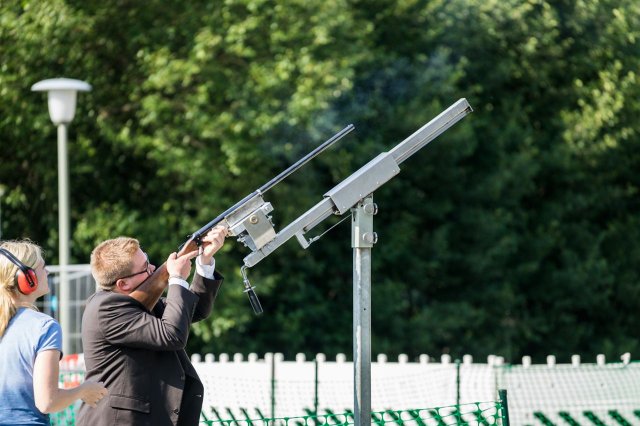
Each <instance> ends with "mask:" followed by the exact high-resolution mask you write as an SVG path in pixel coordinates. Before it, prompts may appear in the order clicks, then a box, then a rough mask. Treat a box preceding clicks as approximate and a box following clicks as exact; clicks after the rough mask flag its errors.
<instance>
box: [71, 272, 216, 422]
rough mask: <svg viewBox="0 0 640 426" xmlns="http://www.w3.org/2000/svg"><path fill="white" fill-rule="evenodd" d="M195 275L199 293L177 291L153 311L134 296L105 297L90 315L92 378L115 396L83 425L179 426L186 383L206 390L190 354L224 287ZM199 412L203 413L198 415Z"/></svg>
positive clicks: (99, 295)
mask: <svg viewBox="0 0 640 426" xmlns="http://www.w3.org/2000/svg"><path fill="white" fill-rule="evenodd" d="M222 280H223V278H222V276H221V275H219V274H218V273H217V272H216V274H215V276H214V279H213V280H209V279H205V278H203V277H201V276H199V275H198V274H195V275H194V279H193V282H192V283H191V291H189V290H187V289H185V288H184V287H182V286H179V285H170V286H169V290H168V293H167V297H166V298H163V299H161V300H160V301H159V302H158V303H157V304H156V306H154V308H153V310H152V311H151V312H149V311H147V310H146V309H145V307H144V306H143V305H142V304H141V303H139V302H138V301H136V300H135V299H133V298H132V297H130V296H127V295H123V294H119V293H114V292H111V291H98V292H96V293H95V294H93V295H92V296H91V297H89V299H88V301H87V305H86V308H85V311H84V314H83V316H82V345H83V349H84V361H85V365H86V369H87V374H86V378H87V379H90V378H93V379H96V380H98V381H101V382H104V385H105V386H106V387H107V389H108V390H109V395H108V396H106V397H105V398H103V399H102V400H100V402H98V405H97V407H96V408H91V407H89V406H88V405H87V404H82V406H81V407H80V411H79V412H78V416H77V424H78V425H80V426H101V425H104V426H114V425H136V426H137V425H153V426H156V425H157V426H162V425H174V426H175V425H176V424H177V423H178V419H179V416H181V415H182V416H184V415H187V414H189V415H190V417H194V416H195V418H197V416H199V414H200V413H199V412H198V413H180V409H181V401H182V394H183V391H184V387H185V379H186V377H185V376H190V377H191V379H192V380H195V381H197V383H198V385H199V386H201V382H200V379H199V378H198V375H197V373H196V371H195V369H194V368H193V365H191V362H190V361H189V357H188V356H187V354H186V352H185V350H184V347H185V345H186V343H187V337H188V336H189V326H190V325H191V322H192V321H193V322H195V321H199V320H201V319H204V318H206V317H207V316H209V314H210V313H211V309H212V307H213V301H214V299H215V297H216V294H217V292H218V289H219V287H220V285H221V284H222ZM191 410H195V408H191Z"/></svg>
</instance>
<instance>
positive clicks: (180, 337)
mask: <svg viewBox="0 0 640 426" xmlns="http://www.w3.org/2000/svg"><path fill="white" fill-rule="evenodd" d="M197 302H198V296H196V295H195V294H193V293H192V292H190V291H189V290H187V289H185V288H183V287H181V286H179V285H172V286H169V291H168V293H167V298H166V300H165V301H164V311H163V312H162V315H161V316H159V317H156V316H154V315H153V314H151V313H149V312H148V311H147V310H145V309H144V307H143V306H142V305H141V304H140V303H139V302H138V301H136V300H135V299H133V298H131V297H129V296H124V295H114V297H112V298H111V299H110V300H109V301H108V303H103V304H102V306H100V309H99V310H98V316H99V324H100V327H101V328H102V330H103V332H104V336H105V339H106V340H107V341H108V342H109V343H111V344H113V345H122V346H127V347H131V348H140V349H149V350H156V351H175V350H178V349H183V348H184V347H185V345H186V342H187V337H188V336H189V326H190V324H191V318H192V315H193V311H194V309H195V305H196V303H197Z"/></svg>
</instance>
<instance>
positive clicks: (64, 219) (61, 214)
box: [58, 124, 72, 355]
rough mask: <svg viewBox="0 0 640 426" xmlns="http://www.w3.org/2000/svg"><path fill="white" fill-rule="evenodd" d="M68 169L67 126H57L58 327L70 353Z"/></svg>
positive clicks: (67, 352)
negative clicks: (60, 328)
mask: <svg viewBox="0 0 640 426" xmlns="http://www.w3.org/2000/svg"><path fill="white" fill-rule="evenodd" d="M69 227H70V226H69V169H68V167H67V126H66V125H65V124H59V125H58V232H59V236H58V237H59V242H58V251H59V258H60V280H59V285H60V292H59V294H60V299H59V300H60V302H59V305H58V312H60V326H61V327H62V351H63V352H64V353H65V354H67V355H68V354H70V353H71V350H72V348H71V306H70V299H71V298H70V297H69V296H70V291H71V289H70V288H69V272H68V270H67V268H68V265H69Z"/></svg>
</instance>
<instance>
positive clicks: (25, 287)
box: [0, 248, 38, 295]
mask: <svg viewBox="0 0 640 426" xmlns="http://www.w3.org/2000/svg"><path fill="white" fill-rule="evenodd" d="M0 254H2V255H4V257H6V258H7V259H9V260H10V261H11V263H13V264H14V265H16V266H17V267H18V269H19V271H18V272H16V284H17V285H18V290H20V293H22V294H25V295H29V294H31V293H33V292H34V291H36V290H37V289H38V276H37V275H36V271H34V270H33V269H32V268H30V267H28V266H27V265H25V264H24V263H22V262H20V261H19V260H18V258H16V257H15V256H14V255H13V254H11V252H9V251H7V250H5V249H3V248H0Z"/></svg>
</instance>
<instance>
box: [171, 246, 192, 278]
mask: <svg viewBox="0 0 640 426" xmlns="http://www.w3.org/2000/svg"><path fill="white" fill-rule="evenodd" d="M197 255H198V250H194V251H192V252H189V253H185V254H183V255H182V256H180V257H178V254H177V253H176V252H173V253H171V254H170V255H169V258H168V259H167V272H168V273H169V276H170V277H180V278H182V279H183V280H186V279H187V278H189V274H190V273H191V259H193V258H194V257H196V256H197Z"/></svg>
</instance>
